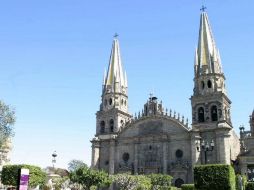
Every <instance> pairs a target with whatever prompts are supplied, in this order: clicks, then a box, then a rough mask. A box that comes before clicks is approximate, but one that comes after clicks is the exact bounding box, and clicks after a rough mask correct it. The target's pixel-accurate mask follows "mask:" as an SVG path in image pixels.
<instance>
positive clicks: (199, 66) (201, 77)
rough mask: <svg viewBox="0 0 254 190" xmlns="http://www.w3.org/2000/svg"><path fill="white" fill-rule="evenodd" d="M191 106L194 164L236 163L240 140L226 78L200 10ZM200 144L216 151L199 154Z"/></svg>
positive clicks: (208, 27)
mask: <svg viewBox="0 0 254 190" xmlns="http://www.w3.org/2000/svg"><path fill="white" fill-rule="evenodd" d="M194 60H195V61H194V89H193V95H192V96H191V98H190V100H191V105H192V159H193V164H203V163H208V164H209V163H222V164H230V161H231V159H232V160H233V159H235V158H234V155H236V154H237V152H238V150H237V148H238V147H237V146H235V147H234V143H237V142H238V140H237V138H236V135H235V133H234V131H233V126H232V123H231V116H230V104H231V101H230V99H229V97H228V95H227V91H226V86H225V80H226V79H225V75H224V73H223V71H222V65H221V59H220V53H219V50H218V49H217V47H216V43H215V39H214V37H213V33H212V29H211V26H210V23H209V20H208V15H207V12H206V11H205V7H202V9H201V15H200V27H199V37H198V47H197V48H196V50H195V59H194ZM201 142H206V143H211V142H213V146H214V148H213V151H210V152H202V151H201V152H200V151H198V150H197V147H198V145H200V143H201Z"/></svg>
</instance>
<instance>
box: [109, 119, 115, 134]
mask: <svg viewBox="0 0 254 190" xmlns="http://www.w3.org/2000/svg"><path fill="white" fill-rule="evenodd" d="M109 127H110V132H114V120H113V119H110V121H109Z"/></svg>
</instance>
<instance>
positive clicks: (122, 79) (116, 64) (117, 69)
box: [105, 35, 127, 88]
mask: <svg viewBox="0 0 254 190" xmlns="http://www.w3.org/2000/svg"><path fill="white" fill-rule="evenodd" d="M117 36H118V35H115V36H114V40H113V45H112V50H111V55H110V60H109V66H108V71H107V76H106V79H105V85H106V86H114V85H115V84H114V83H116V82H117V83H118V84H119V87H125V88H127V80H126V74H124V71H123V66H122V60H121V54H120V46H119V41H118V39H117Z"/></svg>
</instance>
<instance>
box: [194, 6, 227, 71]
mask: <svg viewBox="0 0 254 190" xmlns="http://www.w3.org/2000/svg"><path fill="white" fill-rule="evenodd" d="M205 9H206V7H204V6H202V8H201V9H200V10H201V11H202V12H201V17H200V27H199V39H198V48H197V51H196V53H195V68H196V74H197V75H200V74H202V73H222V68H221V60H220V55H219V51H218V49H217V47H216V44H215V40H214V37H213V34H212V29H211V26H210V23H209V21H208V15H207V13H206V12H205Z"/></svg>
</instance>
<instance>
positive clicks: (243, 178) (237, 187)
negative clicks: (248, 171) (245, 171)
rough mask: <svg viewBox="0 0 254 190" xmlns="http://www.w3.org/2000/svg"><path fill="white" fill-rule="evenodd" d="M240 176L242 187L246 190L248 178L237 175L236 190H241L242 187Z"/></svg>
mask: <svg viewBox="0 0 254 190" xmlns="http://www.w3.org/2000/svg"><path fill="white" fill-rule="evenodd" d="M239 176H241V177H242V186H243V190H245V186H246V184H247V178H246V175H240V174H237V175H236V176H235V189H236V190H241V189H240V188H239V187H240V184H239V183H240V181H239Z"/></svg>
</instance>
